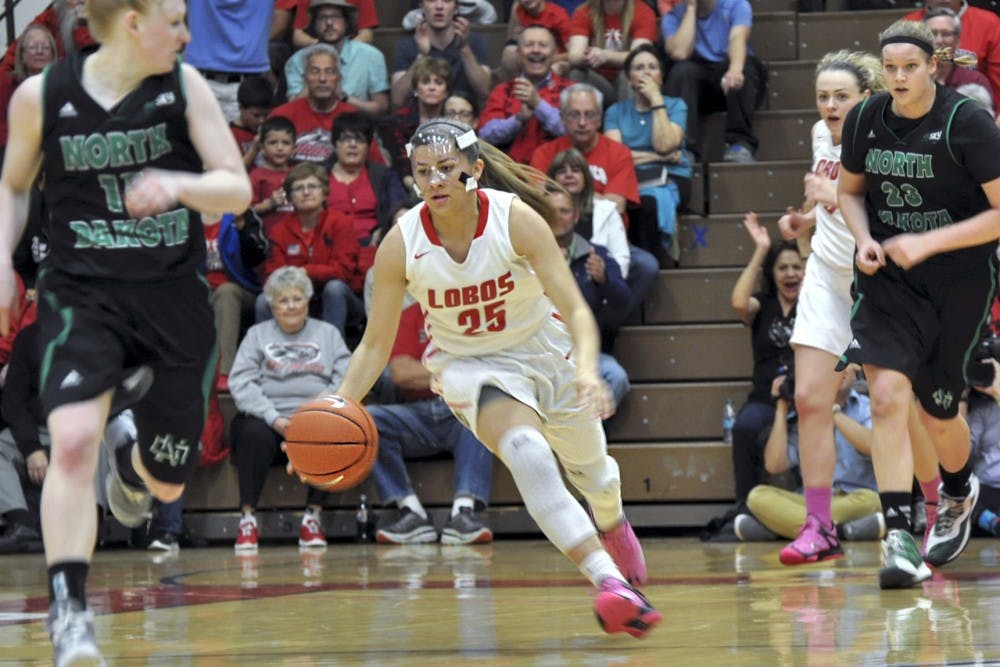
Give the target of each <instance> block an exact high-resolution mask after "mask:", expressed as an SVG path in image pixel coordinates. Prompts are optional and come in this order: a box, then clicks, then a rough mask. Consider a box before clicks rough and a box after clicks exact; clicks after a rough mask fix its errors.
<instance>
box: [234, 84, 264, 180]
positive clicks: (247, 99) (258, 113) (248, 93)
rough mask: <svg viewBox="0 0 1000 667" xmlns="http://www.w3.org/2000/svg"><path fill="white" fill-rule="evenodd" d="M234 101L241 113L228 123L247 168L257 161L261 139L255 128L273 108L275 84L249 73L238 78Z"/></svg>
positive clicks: (257, 129)
mask: <svg viewBox="0 0 1000 667" xmlns="http://www.w3.org/2000/svg"><path fill="white" fill-rule="evenodd" d="M236 104H237V105H238V106H239V109H240V112H239V115H238V116H237V117H236V120H234V121H233V122H231V123H230V124H229V129H230V130H232V132H233V138H234V139H236V145H237V146H239V147H240V153H241V154H242V155H243V165H244V166H245V167H246V168H247V169H250V168H251V167H253V166H254V164H257V163H259V162H260V160H259V159H258V158H259V156H260V139H259V136H258V131H259V130H260V125H261V123H263V122H264V119H266V118H267V117H268V115H269V114H270V113H271V109H273V108H274V86H273V85H272V84H271V82H270V81H269V80H268V78H267V77H266V76H263V75H251V76H248V77H246V78H245V79H243V80H242V81H240V86H239V88H237V89H236Z"/></svg>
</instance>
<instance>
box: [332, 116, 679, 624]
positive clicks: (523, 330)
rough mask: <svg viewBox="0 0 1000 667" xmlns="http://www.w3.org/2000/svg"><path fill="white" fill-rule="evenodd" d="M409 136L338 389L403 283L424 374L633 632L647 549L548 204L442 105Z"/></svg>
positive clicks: (378, 345) (379, 355) (388, 332)
mask: <svg viewBox="0 0 1000 667" xmlns="http://www.w3.org/2000/svg"><path fill="white" fill-rule="evenodd" d="M408 150H409V151H410V158H411V163H412V166H413V176H414V179H415V182H416V185H417V187H418V188H419V191H420V193H421V197H422V198H423V200H424V201H423V203H422V204H420V205H418V206H417V207H415V208H413V209H411V210H410V211H408V212H407V213H406V214H404V215H403V216H402V217H401V218H400V219H399V222H398V224H397V225H396V226H395V227H394V228H393V229H392V231H390V232H389V234H388V235H387V236H386V238H385V240H384V241H383V242H382V244H381V245H380V246H379V250H378V254H377V255H376V259H375V290H374V298H373V301H372V306H371V312H370V314H369V320H368V326H367V328H366V330H365V335H364V338H363V339H362V341H361V343H360V345H359V346H358V348H357V350H355V352H354V354H353V356H352V358H351V363H350V366H349V368H348V371H347V375H346V376H345V378H344V383H343V385H342V386H341V387H340V390H339V391H338V393H339V394H341V395H344V396H347V397H350V398H354V399H355V400H360V399H361V398H363V397H364V396H365V394H366V393H367V392H368V390H369V389H370V388H371V386H372V384H373V383H374V382H375V380H376V378H377V377H378V376H379V374H380V373H381V372H382V369H383V368H385V365H386V362H387V360H388V357H389V352H390V349H391V347H392V342H393V335H394V334H395V331H396V328H397V323H398V321H399V317H400V311H401V304H402V301H403V294H404V292H407V291H408V292H409V293H410V294H411V295H412V296H413V297H414V298H416V300H417V301H418V302H419V303H420V305H421V307H422V308H423V310H424V312H425V317H426V331H427V334H428V337H429V339H430V343H429V345H428V347H427V350H426V352H425V353H424V359H423V361H424V364H425V366H426V367H427V369H428V370H429V371H430V372H431V375H432V387H433V388H434V390H435V391H436V392H437V393H439V394H441V395H442V396H443V397H444V399H445V401H446V402H447V403H448V405H449V407H450V408H451V410H452V411H453V412H454V413H455V415H456V416H457V417H458V418H459V419H460V420H461V421H462V422H464V423H465V424H467V425H468V426H469V428H470V429H471V430H472V431H473V432H474V433H475V434H476V436H477V437H478V438H479V440H480V441H482V442H483V444H485V445H486V446H487V447H488V448H489V449H490V450H491V451H492V452H493V453H494V454H496V456H497V457H498V458H499V459H500V460H501V461H503V462H504V464H505V465H506V466H507V467H508V468H509V469H510V471H511V475H512V476H513V478H514V481H515V483H516V484H517V487H518V490H519V491H520V493H521V497H522V499H523V500H524V503H525V506H526V508H527V510H528V512H529V513H530V514H531V516H532V518H533V519H534V520H535V522H536V523H537V524H538V525H539V527H540V528H541V529H542V532H543V533H545V536H546V537H548V538H549V540H550V541H551V542H552V543H553V544H554V545H555V546H556V547H557V548H558V549H559V550H560V551H562V552H563V553H564V554H566V555H567V556H569V558H570V559H571V560H573V562H574V563H575V564H576V565H577V566H578V567H579V568H580V570H581V571H582V572H583V574H584V575H585V576H586V577H587V578H588V579H589V580H590V581H591V582H592V583H593V584H594V585H595V586H597V587H598V589H599V592H598V596H597V600H596V602H595V612H596V614H597V617H598V620H599V621H600V623H601V625H602V627H603V628H604V630H605V632H608V633H614V632H627V633H629V634H630V635H633V636H635V637H641V636H643V635H644V634H646V632H648V631H649V629H650V628H652V627H653V626H654V625H655V624H656V623H657V622H659V621H660V620H661V618H662V615H661V614H660V613H659V612H658V611H656V610H655V609H653V607H652V605H650V603H649V602H648V601H647V600H646V598H645V597H643V595H642V594H641V593H639V591H637V590H636V589H635V588H633V587H632V585H631V584H630V583H629V582H631V583H634V584H640V583H642V582H643V581H644V580H645V578H646V564H645V560H644V558H643V555H642V549H641V547H640V546H639V542H638V540H637V539H636V537H635V534H634V533H633V531H632V528H631V526H630V525H629V523H628V521H627V520H626V519H625V516H624V513H623V511H622V500H621V492H620V480H619V471H618V464H617V463H616V462H615V460H614V459H612V458H611V457H609V456H608V454H607V444H606V442H605V439H604V431H603V430H602V427H601V422H600V419H601V417H602V416H607V415H608V414H610V412H611V402H610V395H609V392H608V389H607V387H606V386H605V385H604V383H603V381H602V380H601V378H600V375H599V374H598V368H597V363H598V352H599V347H600V343H599V336H598V332H597V326H596V324H595V323H594V320H593V317H592V315H591V312H590V309H589V308H588V307H587V304H586V303H585V302H584V300H583V298H582V297H581V296H580V293H579V290H578V289H577V287H576V284H575V282H574V279H573V276H572V275H571V274H570V272H569V269H568V267H567V266H566V261H565V259H564V257H563V255H562V252H561V251H560V250H559V248H558V247H557V246H556V243H555V240H554V237H553V235H552V233H551V230H550V229H549V227H548V224H547V223H546V218H545V217H543V216H542V215H539V213H537V212H536V211H542V212H543V213H547V214H549V215H548V216H547V217H548V218H551V217H552V211H551V207H550V205H549V204H548V201H547V199H546V197H545V195H544V189H543V187H542V185H543V182H544V180H545V177H544V175H542V174H540V173H538V172H535V171H534V170H530V169H529V168H527V167H525V166H523V165H519V164H517V163H515V162H513V161H512V160H510V158H508V157H507V156H506V155H504V154H502V153H500V152H499V151H498V150H496V149H495V148H493V147H492V146H488V145H487V144H483V143H481V142H479V141H478V139H477V138H476V135H475V133H474V132H473V130H472V129H471V128H469V127H468V126H467V125H465V124H463V123H460V122H458V121H453V120H445V119H438V120H431V121H427V122H425V123H423V124H422V125H421V126H420V127H419V128H418V129H417V131H416V133H415V134H414V135H413V138H412V139H411V141H410V144H409V146H408ZM479 183H482V184H484V185H486V186H489V187H479ZM493 187H495V188H497V189H492V188H493ZM556 187H558V186H556ZM512 193H516V194H512ZM556 458H558V459H559V461H560V462H561V463H562V465H563V467H564V469H565V470H566V474H567V477H568V479H569V480H570V482H571V483H572V484H573V485H574V486H575V487H576V488H577V489H578V490H579V491H580V492H581V493H582V494H583V496H584V497H585V498H586V499H587V502H588V503H589V504H590V508H591V511H592V514H593V517H594V521H593V522H592V521H591V520H590V518H589V517H588V516H587V512H586V511H585V510H584V509H583V508H582V507H581V506H580V504H579V503H578V502H577V501H576V500H575V499H574V498H573V496H572V495H571V494H570V493H569V491H568V490H567V489H566V487H565V485H564V484H563V481H562V479H561V478H560V475H559V468H558V465H557V464H556ZM595 523H596V526H597V530H595V526H594V524H595ZM602 543H603V544H602Z"/></svg>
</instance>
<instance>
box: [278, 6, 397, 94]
mask: <svg viewBox="0 0 1000 667" xmlns="http://www.w3.org/2000/svg"><path fill="white" fill-rule="evenodd" d="M357 20H358V11H357V8H356V7H355V6H354V5H352V4H351V3H350V2H348V0H312V2H310V4H309V28H308V29H309V32H310V33H312V34H313V35H315V36H316V37H317V39H318V40H319V43H320V44H329V45H330V46H332V47H333V48H334V49H336V51H337V53H338V54H339V55H340V77H341V82H340V88H341V92H342V94H343V100H344V101H345V102H349V103H350V104H353V105H354V106H355V107H357V108H358V110H360V111H363V112H365V113H370V114H382V113H385V112H386V111H388V110H389V76H388V73H387V72H386V65H385V57H384V56H383V55H382V52H381V51H379V50H378V49H376V48H375V47H374V46H372V45H371V44H365V43H363V42H358V41H356V40H353V39H351V38H350V37H349V36H350V35H352V34H354V33H355V32H356V31H357ZM315 48H316V47H315V46H310V47H307V48H304V49H302V50H301V51H299V52H297V53H295V54H294V55H293V56H292V57H291V58H289V59H288V62H287V63H285V81H286V83H287V86H288V96H289V97H290V98H294V97H298V96H300V95H304V94H305V87H304V82H303V74H304V73H305V63H306V58H307V57H308V55H309V53H310V52H311V51H312V50H313V49H315Z"/></svg>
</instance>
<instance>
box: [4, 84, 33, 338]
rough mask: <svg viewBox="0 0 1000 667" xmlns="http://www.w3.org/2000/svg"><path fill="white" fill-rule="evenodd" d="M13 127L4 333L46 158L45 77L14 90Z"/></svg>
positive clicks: (7, 160)
mask: <svg viewBox="0 0 1000 667" xmlns="http://www.w3.org/2000/svg"><path fill="white" fill-rule="evenodd" d="M7 118H8V123H9V128H10V133H9V137H10V138H9V140H8V142H7V152H6V155H5V157H4V164H3V174H2V175H0V335H3V336H6V335H7V333H8V332H9V331H10V321H11V309H12V308H14V307H15V304H16V299H17V281H16V279H15V277H14V267H13V263H12V256H13V254H14V249H15V248H16V247H17V243H18V241H19V240H20V239H21V234H22V233H23V232H24V225H25V223H26V222H27V220H28V199H29V197H30V193H31V185H32V183H34V181H35V176H36V175H37V174H38V168H39V166H40V165H41V162H42V151H41V145H42V77H40V76H36V77H31V78H29V79H28V80H27V81H25V82H24V83H23V84H21V86H20V87H18V89H17V91H15V93H14V97H13V98H12V99H11V102H10V107H9V110H8V112H7Z"/></svg>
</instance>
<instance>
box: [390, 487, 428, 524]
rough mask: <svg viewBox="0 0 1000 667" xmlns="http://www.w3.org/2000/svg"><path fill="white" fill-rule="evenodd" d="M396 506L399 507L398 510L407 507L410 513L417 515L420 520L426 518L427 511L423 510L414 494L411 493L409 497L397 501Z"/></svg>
mask: <svg viewBox="0 0 1000 667" xmlns="http://www.w3.org/2000/svg"><path fill="white" fill-rule="evenodd" d="M396 505H397V506H399V509H403V508H404V507H408V508H409V509H410V511H411V512H413V513H414V514H416V515H418V516H419V517H420V518H421V519H426V518H427V510H425V509H424V506H423V505H421V504H420V498H417V496H416V495H415V494H412V493H411V494H410V495H408V496H404V497H403V498H402V499H400V500H397V501H396Z"/></svg>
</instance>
